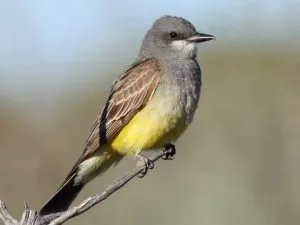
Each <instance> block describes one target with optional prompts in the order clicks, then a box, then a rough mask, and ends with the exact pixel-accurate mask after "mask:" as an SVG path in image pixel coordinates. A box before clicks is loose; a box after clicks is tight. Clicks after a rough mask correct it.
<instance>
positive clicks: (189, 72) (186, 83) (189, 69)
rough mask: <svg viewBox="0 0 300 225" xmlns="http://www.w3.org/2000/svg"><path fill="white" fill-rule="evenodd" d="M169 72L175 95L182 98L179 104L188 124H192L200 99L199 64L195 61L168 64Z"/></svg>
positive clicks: (188, 60)
mask: <svg viewBox="0 0 300 225" xmlns="http://www.w3.org/2000/svg"><path fill="white" fill-rule="evenodd" d="M167 70H168V74H170V76H171V79H170V80H172V85H173V88H172V90H173V91H174V93H173V94H174V95H179V96H180V100H179V102H180V103H179V104H180V105H181V107H182V109H183V110H184V114H185V117H186V123H190V122H191V121H192V119H193V116H194V113H195V111H196V109H197V106H198V102H199V98H200V89H201V70H200V67H199V64H198V62H197V61H196V60H194V59H187V60H178V61H172V62H170V63H169V64H168V67H167ZM175 92H177V93H175ZM178 92H179V93H178ZM179 96H178V97H179Z"/></svg>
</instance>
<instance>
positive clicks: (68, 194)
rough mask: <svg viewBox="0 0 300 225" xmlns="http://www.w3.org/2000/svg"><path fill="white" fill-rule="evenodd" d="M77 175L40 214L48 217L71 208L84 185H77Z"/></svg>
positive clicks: (66, 183)
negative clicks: (75, 180) (75, 179)
mask: <svg viewBox="0 0 300 225" xmlns="http://www.w3.org/2000/svg"><path fill="white" fill-rule="evenodd" d="M74 178H75V174H74V175H73V176H72V177H70V179H69V180H68V181H66V182H65V183H64V184H63V185H62V186H61V187H60V188H59V189H58V191H57V192H56V193H55V194H54V195H53V196H52V197H51V198H50V199H49V200H48V202H47V203H46V204H45V205H44V206H43V207H42V208H41V210H40V211H39V214H40V215H41V216H42V215H47V214H51V213H56V212H63V211H65V210H67V209H68V208H69V206H70V205H71V203H72V202H73V201H74V199H75V198H76V196H77V195H78V194H79V192H80V191H81V189H82V188H83V187H84V184H75V182H74Z"/></svg>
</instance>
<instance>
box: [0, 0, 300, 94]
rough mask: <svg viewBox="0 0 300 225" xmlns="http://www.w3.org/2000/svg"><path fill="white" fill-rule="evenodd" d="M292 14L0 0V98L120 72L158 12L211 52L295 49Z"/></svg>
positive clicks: (229, 6) (289, 6)
mask: <svg viewBox="0 0 300 225" xmlns="http://www.w3.org/2000/svg"><path fill="white" fill-rule="evenodd" d="M299 9H300V1H297V0H294V1H293V0H288V1H287V0H265V1H254V0H252V1H251V0H244V1H241V0H231V1H222V0H212V1H208V0H206V1H199V0H194V1H193V0H190V1H174V0H172V1H170V0H167V1H154V0H152V1H118V0H117V1H99V0H89V1H87V0H82V1H75V0H73V1H70V0H69V1H58V0H51V1H50V0H48V1H46V0H27V1H21V0H19V1H17V0H11V1H4V0H0V49H1V51H0V78H1V84H0V100H1V96H2V97H6V98H10V99H19V98H20V96H21V95H23V97H24V98H25V97H26V96H29V95H34V96H36V97H40V98H45V99H47V98H50V99H51V98H53V96H55V94H56V93H61V91H63V90H64V87H65V86H66V85H67V84H70V82H75V85H78V86H80V85H82V84H83V85H84V84H88V82H89V80H85V79H84V78H85V77H84V74H85V73H93V71H97V74H95V76H103V75H107V73H108V72H109V71H110V72H111V69H110V68H111V67H113V68H114V69H113V71H121V70H123V69H124V68H126V66H127V65H129V64H130V63H131V62H132V60H134V58H135V55H136V54H137V51H138V48H139V45H140V41H141V39H142V38H143V35H144V33H145V31H146V30H147V29H148V28H149V26H150V25H151V23H152V22H153V20H155V19H156V18H157V17H159V16H161V15H164V14H172V15H180V16H183V17H186V18H187V19H189V20H191V21H192V22H193V23H194V24H195V26H196V27H197V28H198V29H199V30H201V31H203V32H207V33H211V34H214V35H215V36H216V37H217V40H218V41H217V42H216V43H217V44H213V45H212V44H210V49H211V50H213V49H216V48H218V49H220V48H226V46H227V47H228V46H229V47H230V48H240V47H243V46H244V47H248V46H254V47H255V46H256V47H260V46H264V45H270V44H271V45H272V43H273V45H275V46H276V45H284V44H285V43H287V47H290V48H295V47H297V48H298V49H299V44H298V43H297V42H298V39H299V24H298V23H299V21H300V15H299ZM294 45H297V46H294ZM229 47H228V48H229ZM119 62H123V64H122V65H119V64H120V63H119ZM124 62H126V63H125V64H124ZM116 64H117V65H116ZM116 75H117V74H116ZM116 75H115V76H116ZM98 79H103V78H98Z"/></svg>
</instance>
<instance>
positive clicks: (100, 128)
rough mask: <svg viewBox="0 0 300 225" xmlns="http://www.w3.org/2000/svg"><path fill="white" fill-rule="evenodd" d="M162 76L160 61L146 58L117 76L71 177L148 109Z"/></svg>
mask: <svg viewBox="0 0 300 225" xmlns="http://www.w3.org/2000/svg"><path fill="white" fill-rule="evenodd" d="M160 76H161V68H160V65H159V62H158V60H156V59H147V60H144V61H142V62H140V63H138V64H135V65H133V66H132V67H131V68H129V69H128V70H127V71H126V72H124V73H123V74H121V75H120V76H119V77H118V79H117V80H116V81H115V82H114V83H113V86H112V89H111V92H110V95H109V97H108V100H107V102H106V104H105V106H104V108H103V109H102V111H101V113H100V115H99V116H98V118H97V120H96V121H95V123H94V125H93V127H92V129H91V133H90V135H89V137H88V139H87V143H86V147H85V150H84V152H83V154H82V155H81V157H80V158H79V160H78V161H77V163H76V164H75V165H74V167H73V169H72V171H71V173H70V174H69V175H71V174H72V173H73V172H74V170H76V168H77V166H78V165H79V164H80V163H81V162H82V161H83V160H85V159H86V158H87V157H89V156H90V155H91V154H93V153H94V152H95V151H96V150H98V149H99V147H100V146H102V145H104V144H106V143H107V142H108V141H110V140H112V139H113V138H114V137H115V136H116V135H117V134H118V133H119V131H120V130H121V129H122V128H123V127H124V125H126V124H127V123H128V121H130V119H131V118H132V117H133V116H134V115H135V114H136V112H137V111H139V110H141V109H142V108H143V107H144V106H145V104H146V103H147V102H148V101H149V99H150V98H151V96H152V94H153V93H154V91H155V89H156V87H157V85H158V82H159V80H160ZM68 177H69V176H68Z"/></svg>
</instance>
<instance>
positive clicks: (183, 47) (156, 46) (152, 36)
mask: <svg viewBox="0 0 300 225" xmlns="http://www.w3.org/2000/svg"><path fill="white" fill-rule="evenodd" d="M212 39H215V38H214V36H212V35H209V34H203V33H198V32H197V31H196V29H195V27H194V26H193V24H192V23H191V22H189V21H187V20H186V19H184V18H182V17H176V16H163V17H160V18H159V19H157V20H156V21H155V22H154V23H153V25H152V27H151V28H150V29H149V30H148V31H147V33H146V35H145V38H144V40H143V43H142V47H141V50H140V55H139V58H140V59H145V58H151V57H158V58H159V57H163V58H195V57H196V54H197V47H196V45H197V43H200V42H204V41H209V40H212Z"/></svg>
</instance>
